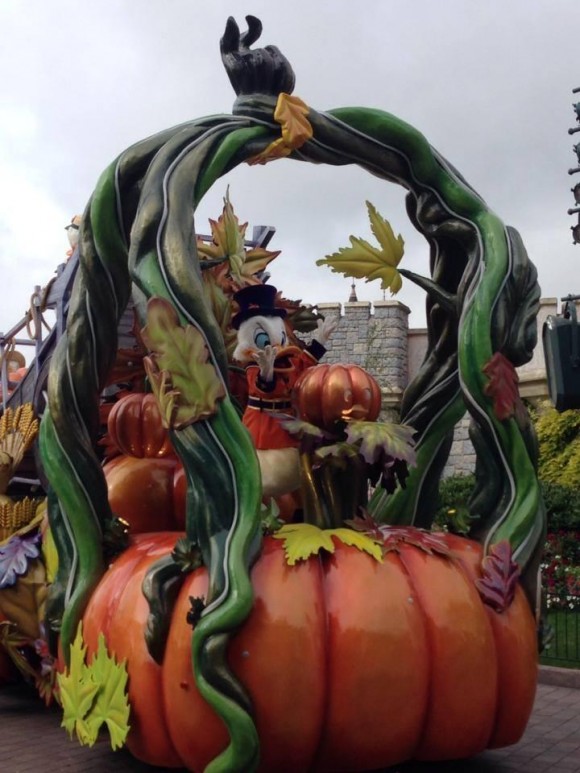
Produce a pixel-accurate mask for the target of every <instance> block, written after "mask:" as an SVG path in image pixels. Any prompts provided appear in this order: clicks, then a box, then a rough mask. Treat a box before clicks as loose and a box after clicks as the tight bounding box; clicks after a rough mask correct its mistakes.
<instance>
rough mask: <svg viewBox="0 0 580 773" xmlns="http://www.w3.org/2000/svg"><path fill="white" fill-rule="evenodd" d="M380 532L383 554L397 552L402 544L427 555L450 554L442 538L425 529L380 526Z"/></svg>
mask: <svg viewBox="0 0 580 773" xmlns="http://www.w3.org/2000/svg"><path fill="white" fill-rule="evenodd" d="M380 531H381V534H382V536H383V543H384V550H385V553H388V552H389V551H390V550H395V551H396V550H398V549H399V546H400V545H401V544H402V543H406V544H408V545H414V547H416V548H421V550H424V551H425V553H429V555H433V553H438V554H439V555H443V556H447V555H449V553H450V549H449V546H448V545H447V543H446V542H445V538H444V537H443V536H439V535H437V534H434V533H433V532H431V531H426V530H425V529H417V528H416V527H415V526H381V527H380Z"/></svg>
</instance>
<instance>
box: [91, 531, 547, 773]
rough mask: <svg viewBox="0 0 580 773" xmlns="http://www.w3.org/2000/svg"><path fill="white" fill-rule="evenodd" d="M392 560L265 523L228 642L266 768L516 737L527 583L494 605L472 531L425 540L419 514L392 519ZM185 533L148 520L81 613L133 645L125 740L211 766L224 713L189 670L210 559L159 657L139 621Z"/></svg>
mask: <svg viewBox="0 0 580 773" xmlns="http://www.w3.org/2000/svg"><path fill="white" fill-rule="evenodd" d="M396 531H397V533H398V535H399V537H398V538H397V539H398V541H397V539H396V540H395V541H396V542H397V544H396V546H395V549H394V550H392V551H390V552H388V553H387V554H386V555H385V557H384V560H383V562H382V563H379V562H378V561H376V560H375V559H374V558H371V557H370V556H369V555H367V554H366V553H363V552H360V551H358V550H357V549H355V548H353V547H348V546H346V545H344V544H340V543H337V544H336V550H335V552H334V554H332V555H329V554H325V555H322V554H321V555H320V556H315V557H311V558H309V559H307V560H305V561H300V562H299V563H297V564H296V565H295V566H289V565H288V564H287V562H286V559H285V555H284V548H283V545H282V543H281V541H280V540H276V539H274V538H266V539H265V541H264V545H263V552H262V555H261V557H260V558H259V560H258V561H257V563H256V564H255V566H254V568H253V570H252V584H253V588H254V592H255V602H254V607H253V610H252V612H251V614H250V617H249V618H248V620H247V622H246V624H245V625H244V626H243V627H242V629H241V630H240V631H239V632H238V633H237V634H236V635H235V636H234V637H233V638H232V640H231V642H230V646H229V661H230V664H231V667H232V669H233V671H234V672H235V674H236V675H237V676H238V678H239V679H240V680H241V682H242V683H243V684H244V685H245V687H246V688H247V690H248V692H249V694H250V695H251V698H252V701H253V705H254V710H255V720H256V724H257V728H258V732H259V735H260V739H261V769H262V770H267V771H277V772H278V771H292V772H293V773H294V772H295V771H303V770H311V769H312V770H343V771H347V770H351V771H353V770H356V771H361V770H372V769H376V768H382V767H386V766H388V765H393V764H396V763H398V762H400V761H402V760H406V759H410V758H418V759H424V760H445V759H454V758H464V757H467V756H470V755H473V754H476V753H478V752H480V751H482V750H483V749H485V748H486V747H488V746H501V745H507V744H511V743H515V742H516V741H517V740H518V739H519V738H520V736H521V734H522V733H523V730H524V728H525V726H526V722H527V719H528V717H529V714H530V711H531V708H532V704H533V699H534V692H535V679H536V634H535V623H534V619H533V616H532V614H531V612H530V609H529V605H528V603H527V601H526V599H525V597H524V593H523V592H522V590H521V588H519V587H517V589H516V594H515V598H514V599H513V601H512V602H511V604H510V605H509V606H508V608H507V609H506V610H505V611H504V612H502V613H498V612H495V611H494V610H493V609H491V608H490V607H489V606H487V605H486V604H484V603H483V602H482V599H481V597H480V595H479V593H478V591H477V590H476V587H475V585H474V580H475V579H476V577H477V576H479V574H480V568H479V567H480V562H481V548H480V546H479V545H478V544H477V543H474V542H471V541H468V540H465V539H458V538H455V537H448V536H442V537H441V538H440V539H442V540H445V542H446V545H447V547H448V548H449V549H450V550H451V553H450V555H447V556H445V555H441V554H437V553H432V554H429V553H428V552H426V551H425V550H423V549H422V548H421V547H418V546H416V545H415V544H409V543H408V542H406V541H405V534H407V535H411V539H412V540H415V541H419V542H420V538H417V536H416V535H417V534H418V532H417V530H405V529H399V530H396ZM177 536H179V535H175V534H173V535H172V534H158V535H141V536H140V537H138V538H137V539H136V541H135V543H134V545H133V546H132V547H130V548H129V549H128V550H127V551H126V552H125V553H124V554H122V555H121V556H120V557H119V558H118V559H117V561H116V562H115V563H114V565H113V566H112V567H111V568H110V569H109V570H108V572H107V574H106V575H105V576H104V578H103V579H102V581H101V583H100V585H99V586H98V588H97V590H96V592H95V593H94V594H93V596H92V598H91V600H90V602H89V605H88V607H87V609H86V612H85V616H84V624H83V625H84V634H85V640H86V642H87V644H88V645H89V650H90V651H95V649H96V647H97V639H98V635H99V632H100V631H103V633H104V635H105V638H106V642H107V647H108V649H109V651H110V652H111V653H115V655H116V656H117V658H119V659H123V658H127V667H128V671H129V697H130V702H131V707H132V711H131V717H130V724H131V728H132V729H131V732H130V735H129V739H128V746H129V748H130V750H131V751H132V752H133V754H134V755H135V756H136V757H138V758H139V759H141V760H144V761H145V762H147V763H150V764H155V765H161V766H166V767H176V766H180V765H185V766H186V767H187V768H189V769H190V770H195V771H202V770H203V769H204V768H205V766H206V765H207V764H208V763H209V762H210V760H212V759H213V758H215V756H216V755H217V754H218V753H219V752H220V751H221V750H223V749H224V748H225V746H226V744H227V736H226V731H225V728H224V726H223V724H222V722H221V720H220V719H218V717H217V716H215V715H214V713H213V711H212V709H211V708H210V707H209V706H208V705H207V704H206V703H205V701H204V700H203V699H202V698H201V696H200V694H199V693H198V690H197V687H196V684H195V680H194V676H193V674H192V671H191V627H190V626H189V625H188V624H187V622H186V615H187V612H188V610H189V608H190V602H189V598H190V597H203V596H205V594H206V593H207V573H206V571H205V569H200V570H197V571H195V572H193V573H192V574H191V575H189V576H188V578H187V579H186V581H185V583H184V586H183V588H182V590H181V592H180V595H179V597H178V599H177V602H176V606H175V609H174V611H173V616H172V621H171V628H170V631H169V638H168V642H167V647H166V651H165V657H164V661H163V666H162V667H161V666H159V665H157V664H156V663H155V662H154V661H153V660H152V658H151V657H150V655H149V654H148V651H147V649H146V646H145V640H144V636H143V632H144V628H145V623H146V620H147V615H148V606H147V603H146V601H145V599H144V597H143V594H142V592H141V585H142V582H143V577H144V575H145V573H146V571H147V569H148V568H149V567H150V566H151V564H152V563H153V562H154V561H155V560H157V559H158V558H159V557H160V556H161V555H164V554H166V553H167V552H168V551H169V550H170V549H171V547H172V545H173V544H174V542H175V540H176V538H177Z"/></svg>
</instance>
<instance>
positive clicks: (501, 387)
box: [483, 352, 520, 421]
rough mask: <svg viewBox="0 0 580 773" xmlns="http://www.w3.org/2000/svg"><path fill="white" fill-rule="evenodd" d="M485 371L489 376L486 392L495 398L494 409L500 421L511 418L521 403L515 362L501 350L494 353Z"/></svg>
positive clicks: (484, 368)
mask: <svg viewBox="0 0 580 773" xmlns="http://www.w3.org/2000/svg"><path fill="white" fill-rule="evenodd" d="M483 372H484V373H485V375H486V376H488V377H489V384H487V385H486V387H485V389H484V392H485V394H486V395H488V396H489V397H491V398H492V400H493V410H494V413H495V415H496V416H497V418H498V419H499V420H500V421H504V420H505V419H510V418H511V417H512V416H513V415H514V414H515V413H516V410H517V408H518V405H519V403H520V393H519V390H518V381H519V378H518V374H517V372H516V369H515V368H514V366H513V364H512V363H511V362H510V360H508V358H507V357H505V356H504V355H503V354H502V353H501V352H496V353H495V354H494V355H492V357H491V359H490V360H489V362H488V363H487V364H486V365H484V367H483Z"/></svg>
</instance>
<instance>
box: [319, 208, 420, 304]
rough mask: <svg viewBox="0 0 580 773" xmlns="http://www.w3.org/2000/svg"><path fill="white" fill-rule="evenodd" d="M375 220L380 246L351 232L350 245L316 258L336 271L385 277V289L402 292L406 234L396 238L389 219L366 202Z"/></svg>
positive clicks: (374, 230)
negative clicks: (399, 266) (402, 265)
mask: <svg viewBox="0 0 580 773" xmlns="http://www.w3.org/2000/svg"><path fill="white" fill-rule="evenodd" d="M366 205H367V210H368V213H369V220H370V222H371V230H372V232H373V234H374V235H375V237H376V238H377V241H378V242H379V244H380V249H377V247H373V245H372V244H369V242H367V241H366V240H365V239H360V238H358V237H356V236H350V237H349V239H350V243H351V246H350V247H341V248H340V250H339V251H338V252H333V253H332V255H327V256H326V257H325V258H321V259H320V260H317V261H316V265H317V266H323V265H326V266H330V268H331V269H332V271H334V272H335V273H339V274H344V276H352V277H354V278H355V279H365V280H366V281H367V282H371V281H372V280H373V279H380V280H381V289H382V290H389V289H390V291H391V294H392V295H395V294H396V293H398V292H399V290H400V289H401V287H402V284H403V281H402V279H401V275H400V273H399V272H398V271H397V266H398V265H399V263H400V261H401V258H402V257H403V253H404V245H405V242H404V241H403V237H402V236H401V235H400V234H399V236H397V237H396V238H395V234H394V232H393V229H392V228H391V224H390V223H389V221H388V220H385V219H384V218H383V217H381V215H380V214H379V213H378V212H377V210H376V208H375V207H374V206H373V205H372V204H371V203H370V201H367V202H366Z"/></svg>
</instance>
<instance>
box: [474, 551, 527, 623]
mask: <svg viewBox="0 0 580 773" xmlns="http://www.w3.org/2000/svg"><path fill="white" fill-rule="evenodd" d="M482 569H483V576H482V577H481V579H479V580H476V581H475V586H476V588H477V590H478V591H479V594H480V596H481V598H482V599H483V601H484V603H485V604H488V605H489V606H490V607H491V608H492V609H495V611H496V612H503V611H505V610H506V609H507V608H508V607H509V605H510V604H511V603H512V601H513V600H514V596H515V593H516V588H517V585H518V579H519V576H520V567H519V566H518V564H517V563H516V562H515V561H514V560H513V558H512V548H511V545H510V543H509V542H508V541H507V540H502V541H501V542H498V543H497V544H496V545H493V546H492V547H491V550H490V552H489V555H487V556H486V557H485V558H484V559H483V564H482Z"/></svg>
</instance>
